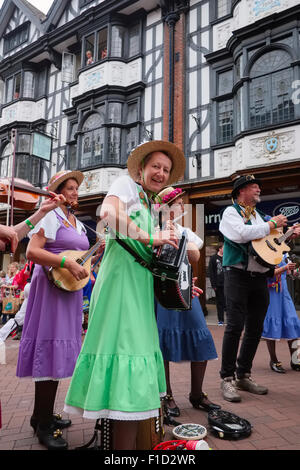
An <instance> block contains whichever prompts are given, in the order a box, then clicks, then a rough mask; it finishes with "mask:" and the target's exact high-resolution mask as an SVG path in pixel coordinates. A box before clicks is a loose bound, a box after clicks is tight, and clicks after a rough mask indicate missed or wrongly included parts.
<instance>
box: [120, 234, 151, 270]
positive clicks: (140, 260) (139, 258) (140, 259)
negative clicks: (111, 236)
mask: <svg viewBox="0 0 300 470" xmlns="http://www.w3.org/2000/svg"><path fill="white" fill-rule="evenodd" d="M115 240H116V241H117V242H118V243H119V245H121V246H122V247H123V248H124V249H125V250H126V251H128V253H130V254H131V256H133V257H134V258H135V261H136V262H137V263H139V264H140V265H141V266H143V268H147V269H148V270H149V271H150V272H151V273H152V274H153V271H152V269H151V266H150V264H149V263H147V261H145V260H144V259H143V258H142V257H141V256H140V255H139V254H138V253H137V252H136V251H134V250H133V249H132V248H131V247H130V246H128V245H127V243H125V242H124V241H123V240H121V239H120V238H119V236H118V235H117V234H116V238H115Z"/></svg>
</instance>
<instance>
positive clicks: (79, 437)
mask: <svg viewBox="0 0 300 470" xmlns="http://www.w3.org/2000/svg"><path fill="white" fill-rule="evenodd" d="M206 320H207V323H208V325H209V328H210V331H211V333H212V335H213V338H214V340H215V344H216V348H217V352H218V354H219V357H220V353H221V347H222V337H223V332H224V328H223V327H219V326H217V325H216V321H215V320H216V315H215V312H214V309H213V307H210V309H209V314H208V316H207V317H206ZM18 347H19V342H18V341H14V340H12V338H9V339H8V340H7V341H6V348H7V354H6V356H7V364H6V365H0V398H1V404H2V429H1V430H0V451H1V450H43V449H44V447H43V446H41V445H40V444H39V442H38V439H37V438H36V436H35V435H34V434H33V431H32V428H31V427H30V425H29V420H30V416H31V413H32V409H33V393H34V384H33V382H32V381H31V380H27V379H23V380H20V379H18V378H16V376H15V371H16V363H17V356H18ZM277 351H278V358H280V360H281V361H282V363H283V366H284V367H285V368H286V370H287V373H286V374H278V373H275V372H273V371H271V370H270V368H269V357H268V352H267V347H266V344H265V343H264V342H263V341H261V343H260V345H259V348H258V352H257V355H256V358H255V362H254V367H253V371H252V373H253V378H254V379H255V380H256V381H257V382H258V383H261V384H263V385H266V386H267V387H268V388H269V393H268V394H267V395H264V396H259V395H252V394H249V393H247V392H241V395H242V401H241V402H240V403H228V402H226V401H224V400H223V399H222V396H221V393H220V379H219V368H220V359H219V360H215V361H210V362H209V363H208V366H207V372H206V376H205V380H204V390H205V391H206V392H207V393H208V395H209V398H210V399H211V400H212V401H213V402H215V403H218V404H220V405H221V406H222V408H223V409H224V410H228V411H232V412H233V413H236V414H238V415H239V416H241V417H244V418H246V419H248V420H249V421H250V422H251V424H252V425H253V431H252V434H251V436H249V437H248V438H246V439H243V440H239V441H229V440H222V439H219V438H217V437H215V436H213V435H212V434H211V433H210V432H209V431H208V435H207V437H206V438H205V439H206V441H207V442H208V444H209V445H210V447H211V448H212V449H213V450H300V407H299V391H300V387H299V384H300V372H296V371H293V370H291V368H290V357H289V351H288V346H287V342H286V341H280V342H279V343H278V344H277ZM171 379H172V384H173V394H174V397H175V399H176V402H177V405H178V406H179V408H180V409H181V416H180V418H178V421H180V422H182V423H200V424H202V425H204V426H205V427H208V426H207V414H206V413H205V412H204V411H199V410H195V409H193V408H192V407H191V405H190V403H189V401H188V394H189V387H190V366H189V363H180V364H171ZM68 384H69V380H64V381H61V382H60V384H59V388H58V396H57V400H56V407H55V408H56V411H57V412H58V411H60V410H62V409H63V403H64V397H65V395H66V392H67V389H68ZM71 419H72V426H71V427H70V428H69V429H68V430H64V431H63V435H64V437H65V438H66V439H67V440H68V442H69V448H70V449H74V448H75V447H77V446H81V445H83V444H85V443H87V442H88V441H89V440H90V438H91V437H92V435H93V428H94V424H95V423H94V421H90V420H84V419H82V418H78V417H71ZM171 438H172V427H170V426H166V427H165V440H168V439H171Z"/></svg>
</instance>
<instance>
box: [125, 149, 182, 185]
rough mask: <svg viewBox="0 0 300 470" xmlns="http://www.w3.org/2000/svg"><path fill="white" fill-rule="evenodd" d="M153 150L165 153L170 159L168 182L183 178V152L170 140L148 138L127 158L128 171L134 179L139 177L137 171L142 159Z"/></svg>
mask: <svg viewBox="0 0 300 470" xmlns="http://www.w3.org/2000/svg"><path fill="white" fill-rule="evenodd" d="M153 152H162V153H165V154H166V155H167V156H168V157H169V158H170V159H171V160H172V169H171V172H170V176H169V179H168V184H172V183H175V182H176V181H179V180H180V179H183V177H184V172H185V165H186V160H185V156H184V153H183V152H182V150H180V148H179V147H177V146H176V145H175V144H173V143H172V142H167V141H164V140H150V141H149V142H144V143H142V144H140V145H138V146H137V147H136V148H135V149H133V150H132V152H131V154H130V155H129V157H128V160H127V168H128V173H129V175H130V176H131V178H132V179H133V180H134V181H137V180H138V179H139V171H140V169H141V167H142V162H143V160H144V159H145V158H146V157H147V156H148V155H149V154H150V153H153Z"/></svg>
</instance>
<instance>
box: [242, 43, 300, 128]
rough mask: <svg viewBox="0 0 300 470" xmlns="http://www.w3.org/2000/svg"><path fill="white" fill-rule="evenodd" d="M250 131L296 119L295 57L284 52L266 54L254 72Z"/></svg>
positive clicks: (250, 88)
mask: <svg viewBox="0 0 300 470" xmlns="http://www.w3.org/2000/svg"><path fill="white" fill-rule="evenodd" d="M250 78H251V81H250V85H249V101H250V121H249V123H250V127H251V128H252V127H263V126H265V125H268V124H276V123H279V122H284V121H289V120H291V119H294V117H295V114H294V104H293V102H292V99H291V95H292V92H293V88H292V82H293V69H292V68H291V57H290V55H289V54H288V53H287V52H286V51H284V50H281V49H280V50H273V51H270V52H267V53H266V54H263V55H262V56H261V57H259V59H258V60H257V61H256V62H255V63H254V65H253V67H252V68H251V70H250Z"/></svg>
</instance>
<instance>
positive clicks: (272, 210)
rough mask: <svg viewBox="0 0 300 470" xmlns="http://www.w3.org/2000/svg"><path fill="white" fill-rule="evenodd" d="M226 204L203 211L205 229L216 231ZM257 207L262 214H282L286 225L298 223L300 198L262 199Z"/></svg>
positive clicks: (299, 218)
mask: <svg viewBox="0 0 300 470" xmlns="http://www.w3.org/2000/svg"><path fill="white" fill-rule="evenodd" d="M226 207H227V206H216V208H215V209H214V211H209V212H208V211H205V229H206V230H207V231H209V232H213V231H218V230H219V225H220V222H221V216H222V212H223V211H224V210H225V209H226ZM257 207H258V209H259V210H260V211H262V212H263V213H264V214H267V215H271V216H275V215H280V214H283V215H285V216H286V217H287V219H288V225H291V224H294V223H296V222H299V223H300V199H299V198H294V199H280V200H275V201H263V202H261V203H260V204H258V206H257Z"/></svg>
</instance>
